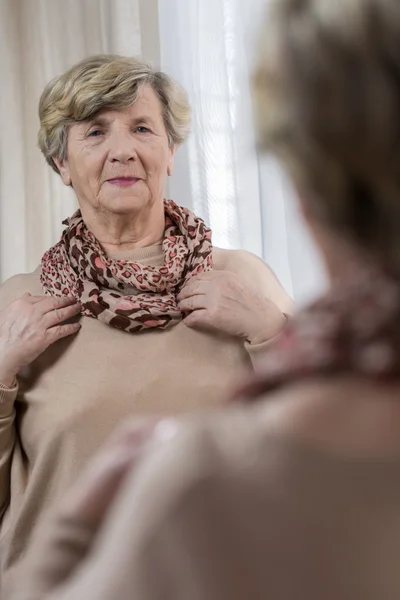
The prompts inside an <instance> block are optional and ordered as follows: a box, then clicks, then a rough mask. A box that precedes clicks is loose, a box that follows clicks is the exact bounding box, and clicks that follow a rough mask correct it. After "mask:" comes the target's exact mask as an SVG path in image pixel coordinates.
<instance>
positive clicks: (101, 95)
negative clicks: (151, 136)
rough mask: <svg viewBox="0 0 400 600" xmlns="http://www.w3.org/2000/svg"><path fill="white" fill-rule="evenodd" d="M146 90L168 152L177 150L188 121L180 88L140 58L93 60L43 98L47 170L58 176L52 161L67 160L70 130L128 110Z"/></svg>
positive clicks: (53, 83)
mask: <svg viewBox="0 0 400 600" xmlns="http://www.w3.org/2000/svg"><path fill="white" fill-rule="evenodd" d="M146 84H147V85H151V87H152V88H153V89H154V91H155V92H156V94H157V95H158V97H159V99H160V101H161V105H162V107H163V117H164V124H165V129H166V131H167V134H168V139H169V144H170V146H171V147H172V146H173V145H180V144H182V143H183V142H184V141H185V140H186V138H187V136H188V134H189V130H190V120H191V110H190V105H189V101H188V98H187V95H186V92H185V91H184V90H183V88H182V87H181V86H180V85H178V84H177V83H176V82H175V81H174V80H173V79H172V78H170V77H169V76H168V75H166V74H165V73H162V72H160V71H155V70H154V69H153V68H152V67H151V65H150V64H149V63H147V62H146V61H144V60H142V59H141V58H129V57H124V56H116V55H111V54H106V55H97V56H91V57H89V58H87V59H85V60H82V61H81V62H79V63H78V64H76V65H75V66H73V67H72V68H71V69H70V70H69V71H67V72H66V73H64V74H63V75H61V76H60V77H58V78H56V79H54V80H52V81H51V82H50V83H49V84H48V85H47V86H46V88H45V89H44V91H43V93H42V96H41V98H40V102H39V118H40V131H39V137H38V141H39V147H40V149H41V151H42V152H43V154H44V156H45V158H46V160H47V162H48V163H49V165H51V167H52V168H53V169H54V170H55V171H56V172H57V173H58V168H57V166H56V165H55V163H54V160H53V158H59V159H64V160H65V159H66V158H67V140H68V130H69V127H70V125H71V124H73V123H76V122H79V121H85V120H87V119H90V118H91V117H93V116H94V115H95V114H96V113H97V112H99V111H100V110H102V109H104V108H110V109H124V108H128V107H129V106H130V105H131V104H133V103H134V102H135V100H136V99H137V97H138V94H139V93H140V90H141V89H142V87H143V85H146Z"/></svg>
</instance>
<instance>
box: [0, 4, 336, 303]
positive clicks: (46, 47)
mask: <svg viewBox="0 0 400 600" xmlns="http://www.w3.org/2000/svg"><path fill="white" fill-rule="evenodd" d="M267 1H268V0H246V2H243V0H0V72H1V93H0V107H1V110H0V281H4V280H5V279H7V278H9V277H11V276H12V275H14V274H16V273H21V272H25V271H32V270H33V269H35V268H36V267H37V265H38V264H39V262H40V258H41V256H42V254H43V252H44V251H45V250H46V249H48V248H49V247H50V246H51V245H52V244H54V243H55V242H56V241H58V238H59V236H60V233H61V231H62V220H63V219H64V218H65V217H66V216H70V215H71V214H72V213H73V212H74V210H75V209H76V205H75V198H74V197H73V194H72V193H71V192H70V190H69V189H68V188H66V187H65V186H64V185H63V184H62V182H61V179H60V178H59V177H58V176H57V175H56V173H54V172H53V171H52V169H51V168H50V167H49V166H48V165H47V164H46V163H45V160H44V158H43V157H42V155H41V153H40V151H39V150H38V148H37V142H36V137H37V131H38V128H39V121H38V116H37V106H38V101H39V97H40V94H41V92H42V90H43V88H44V86H45V85H46V83H47V82H48V81H49V80H50V79H51V78H53V77H54V76H57V75H59V74H61V73H62V72H63V71H65V70H66V69H67V68H69V67H70V66H72V65H73V64H74V63H76V62H77V61H79V60H81V59H82V58H84V57H86V56H88V55H90V54H97V53H118V54H126V55H139V54H141V55H143V56H144V57H146V58H148V59H149V60H151V61H152V62H153V63H154V64H155V65H157V66H159V67H160V68H161V69H163V70H164V71H166V72H167V73H169V74H170V75H172V76H174V77H175V78H176V79H177V80H178V81H179V82H180V83H181V84H183V86H184V87H185V88H186V90H187V92H188V93H189V97H190V101H191V104H192V108H193V130H192V135H191V137H190V139H189V141H188V142H187V143H186V144H185V146H184V147H182V148H181V149H180V150H179V153H178V155H177V165H176V172H175V174H174V176H173V177H172V178H171V180H170V189H169V190H168V195H169V196H170V197H171V198H173V199H174V200H175V201H176V202H178V203H179V204H182V205H184V206H188V207H190V208H192V209H193V210H194V211H195V212H197V213H198V214H199V215H200V216H202V217H203V218H204V219H205V220H206V221H207V223H208V224H209V225H210V226H211V227H212V229H213V233H214V244H215V245H217V246H221V247H224V248H243V249H246V250H249V251H251V252H254V253H255V254H257V255H258V256H260V257H262V258H264V260H266V261H267V262H268V263H269V264H270V266H271V267H272V268H273V269H274V271H275V272H276V274H277V276H278V277H279V279H280V280H281V282H282V284H283V285H284V287H285V289H286V290H287V292H288V293H289V294H290V295H291V296H292V297H293V298H294V300H295V301H296V303H297V304H298V305H301V304H303V303H305V302H307V301H309V300H310V299H312V298H313V297H314V296H315V295H316V294H317V293H319V292H320V291H321V290H322V289H323V288H324V286H325V285H326V279H325V274H324V270H323V267H322V264H321V261H320V258H319V256H318V254H317V252H316V250H315V247H314V244H313V242H312V240H311V239H310V237H309V235H308V233H307V231H306V230H305V227H304V225H303V223H302V220H301V217H300V214H299V212H298V209H297V205H296V202H295V197H294V193H293V190H292V189H291V187H290V184H289V182H288V181H287V178H286V177H285V175H284V174H283V173H282V172H281V170H280V169H279V166H278V165H277V164H276V163H275V162H274V161H273V160H271V159H270V158H268V157H263V156H260V155H259V153H258V150H257V131H256V129H255V126H254V122H253V118H252V103H251V72H252V65H253V64H254V62H253V61H254V56H255V52H256V40H257V26H258V25H259V23H260V18H261V17H262V13H263V10H264V9H265V5H266V2H267Z"/></svg>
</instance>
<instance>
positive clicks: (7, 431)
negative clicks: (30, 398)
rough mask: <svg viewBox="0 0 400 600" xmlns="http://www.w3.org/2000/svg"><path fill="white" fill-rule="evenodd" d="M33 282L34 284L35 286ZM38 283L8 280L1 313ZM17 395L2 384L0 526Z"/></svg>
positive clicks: (36, 277) (18, 277)
mask: <svg viewBox="0 0 400 600" xmlns="http://www.w3.org/2000/svg"><path fill="white" fill-rule="evenodd" d="M32 281H33V282H34V285H33V286H32ZM37 282H39V274H37V275H15V276H14V277H11V279H8V280H7V281H6V282H5V283H3V284H2V285H1V287H0V311H1V310H3V309H5V308H6V307H7V306H8V305H9V304H10V303H11V302H12V301H13V300H15V299H17V298H20V297H21V296H22V295H23V294H24V293H25V292H32V293H37V289H36V287H37ZM39 283H40V282H39ZM39 290H40V288H39ZM0 360H1V356H0ZM17 395H18V384H17V383H15V385H14V386H13V387H12V388H8V387H6V386H5V385H3V384H2V383H1V382H0V524H1V519H2V517H3V514H4V511H5V510H6V508H7V505H8V502H9V495H10V471H11V461H12V455H13V450H14V444H15V435H16V433H15V416H16V411H15V400H16V398H17Z"/></svg>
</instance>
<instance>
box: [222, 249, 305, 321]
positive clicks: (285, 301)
mask: <svg viewBox="0 0 400 600" xmlns="http://www.w3.org/2000/svg"><path fill="white" fill-rule="evenodd" d="M214 268H215V269H216V270H217V271H230V272H231V273H235V274H236V275H238V276H239V277H241V278H242V279H243V280H244V281H245V282H246V283H247V284H248V285H249V286H251V287H252V288H253V289H254V290H256V291H257V292H258V293H260V294H262V295H263V296H266V297H267V298H269V299H270V300H272V301H274V302H275V304H276V305H277V306H278V308H279V309H280V310H281V311H282V312H284V313H286V314H289V315H290V314H292V313H293V312H294V303H293V300H292V299H291V298H290V296H289V295H288V294H287V293H286V291H285V290H284V289H283V287H282V285H281V283H280V281H279V279H278V277H277V276H276V275H275V273H274V271H273V270H272V269H271V267H270V266H269V265H267V263H265V262H264V261H263V260H262V259H261V258H259V257H258V256H256V255H255V254H252V253H251V252H247V250H225V249H223V248H214Z"/></svg>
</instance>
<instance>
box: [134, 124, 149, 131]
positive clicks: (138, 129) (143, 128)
mask: <svg viewBox="0 0 400 600" xmlns="http://www.w3.org/2000/svg"><path fill="white" fill-rule="evenodd" d="M136 131H137V132H138V133H150V129H149V128H148V127H145V126H144V125H139V127H136Z"/></svg>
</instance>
